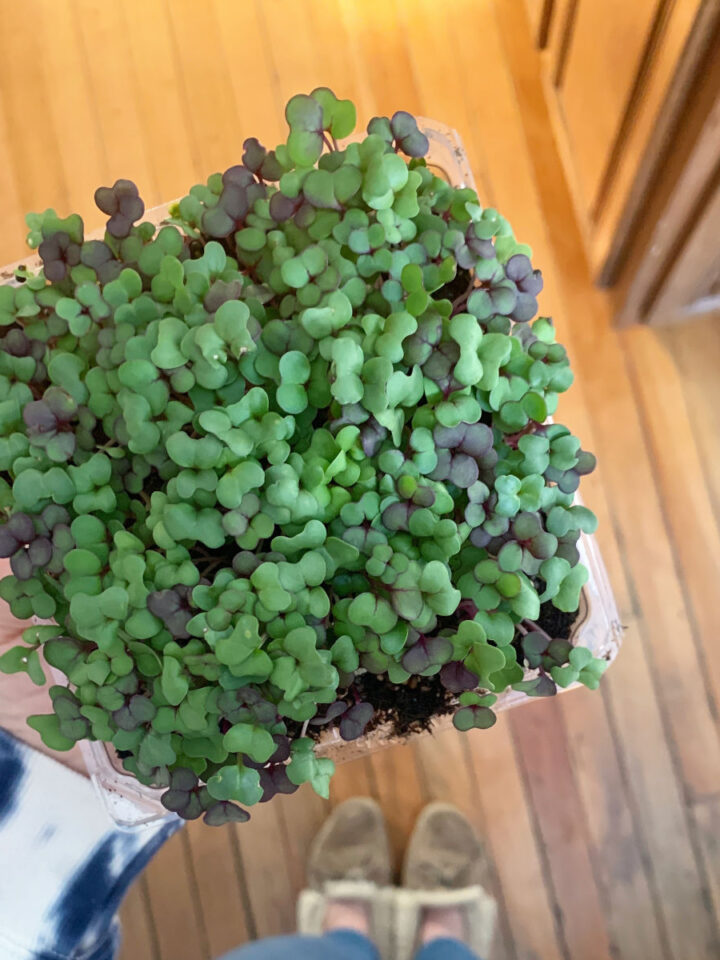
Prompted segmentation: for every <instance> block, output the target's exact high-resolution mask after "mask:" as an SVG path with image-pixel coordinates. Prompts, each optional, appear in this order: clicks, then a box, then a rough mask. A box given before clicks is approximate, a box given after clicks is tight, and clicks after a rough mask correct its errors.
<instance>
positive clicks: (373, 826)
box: [297, 797, 395, 960]
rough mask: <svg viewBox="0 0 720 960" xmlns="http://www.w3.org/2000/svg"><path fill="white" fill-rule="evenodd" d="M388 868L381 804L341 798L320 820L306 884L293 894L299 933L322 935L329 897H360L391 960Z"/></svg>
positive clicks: (366, 799)
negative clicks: (338, 803)
mask: <svg viewBox="0 0 720 960" xmlns="http://www.w3.org/2000/svg"><path fill="white" fill-rule="evenodd" d="M392 872H393V871H392V861H391V857H390V845H389V843H388V838H387V832H386V829H385V820H384V818H383V815H382V811H381V810H380V807H379V806H378V804H377V803H375V801H374V800H371V799H370V798H369V797H353V798H352V799H351V800H346V801H345V803H342V804H340V806H339V807H337V808H336V809H335V810H334V811H333V812H332V814H331V815H330V816H329V817H328V819H327V820H326V821H325V823H324V824H323V826H322V827H321V829H320V832H319V833H318V835H317V836H316V837H315V840H314V842H313V845H312V847H311V849H310V856H309V858H308V867H307V881H308V889H306V890H303V891H301V893H300V896H299V898H298V905H297V929H298V933H303V934H309V935H313V936H319V935H320V934H322V933H323V931H324V930H325V915H326V912H327V908H328V904H329V903H330V902H332V901H337V900H346V901H355V902H360V903H363V904H365V905H366V907H367V911H368V915H369V930H370V939H371V940H372V941H373V943H374V944H375V945H376V946H377V948H378V951H379V953H380V956H381V958H382V960H394V957H393V952H392V951H393V916H394V904H395V899H394V897H395V891H394V890H393V888H392V887H390V886H389V884H390V882H391V878H392Z"/></svg>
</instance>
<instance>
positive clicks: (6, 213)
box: [0, 7, 27, 263]
mask: <svg viewBox="0 0 720 960" xmlns="http://www.w3.org/2000/svg"><path fill="white" fill-rule="evenodd" d="M1 10H2V8H1V7H0V11H1ZM3 107H4V104H3V102H2V97H0V224H2V232H1V233H0V261H2V263H12V262H14V261H15V260H19V259H20V257H22V256H23V254H24V253H25V252H26V250H27V247H26V246H25V236H26V234H27V228H26V226H25V213H26V211H25V210H24V209H23V204H22V200H21V199H20V187H19V185H18V183H17V179H16V176H15V170H14V167H13V161H12V153H11V151H12V145H11V143H10V136H9V132H8V125H7V123H6V122H5V111H4V109H3Z"/></svg>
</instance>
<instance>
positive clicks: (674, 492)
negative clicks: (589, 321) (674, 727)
mask: <svg viewBox="0 0 720 960" xmlns="http://www.w3.org/2000/svg"><path fill="white" fill-rule="evenodd" d="M621 337H622V342H623V345H624V347H625V351H626V355H627V358H628V361H629V365H630V374H631V379H632V386H633V390H634V392H635V396H636V399H637V404H638V407H639V409H640V410H641V411H642V413H641V417H642V422H643V424H644V427H645V435H646V437H647V438H648V441H649V443H650V445H651V449H652V457H653V461H654V464H655V467H656V472H655V476H656V478H657V481H658V485H659V488H660V494H661V497H662V502H663V504H664V506H665V509H664V511H663V513H664V519H665V521H666V523H667V527H668V532H669V535H670V538H671V542H672V547H673V550H674V552H675V556H676V558H677V572H678V574H679V579H680V580H681V583H682V586H683V589H684V593H685V595H686V597H687V601H688V607H689V611H690V613H691V619H690V627H691V629H692V630H693V633H694V636H695V640H696V643H697V646H698V650H699V660H700V664H701V667H702V671H703V674H704V676H705V677H706V679H707V686H708V696H709V698H710V701H711V709H712V711H713V714H714V716H715V718H716V719H717V717H718V708H719V707H720V658H718V656H717V642H716V632H717V618H716V616H715V613H714V610H713V608H712V606H711V605H710V604H709V603H708V602H707V600H708V597H711V596H713V593H714V591H715V590H716V589H717V584H718V582H719V581H720V531H719V530H718V528H717V527H716V526H715V524H714V523H713V522H712V520H713V508H712V503H711V499H710V494H709V492H708V488H707V485H706V481H705V476H704V471H703V462H702V459H701V456H700V452H699V451H698V449H697V447H696V446H695V438H694V435H693V430H692V427H691V425H690V424H691V419H692V412H691V410H690V409H689V408H688V406H687V404H686V401H685V395H684V392H683V386H682V373H681V372H680V370H679V369H678V367H677V363H676V361H675V358H674V356H673V355H672V353H670V352H669V351H668V349H667V347H666V346H665V345H664V344H663V342H662V340H661V339H660V338H659V337H658V336H657V334H656V333H655V331H654V330H652V329H650V328H647V327H634V328H630V329H628V330H625V331H623V333H622V335H621ZM681 436H682V437H683V440H684V442H683V454H682V457H681V458H679V457H678V455H677V447H676V444H675V442H674V440H675V438H676V437H681Z"/></svg>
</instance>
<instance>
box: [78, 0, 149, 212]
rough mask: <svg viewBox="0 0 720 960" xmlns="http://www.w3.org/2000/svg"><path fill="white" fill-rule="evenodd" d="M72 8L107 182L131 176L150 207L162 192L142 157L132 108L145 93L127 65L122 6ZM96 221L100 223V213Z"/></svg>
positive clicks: (85, 2)
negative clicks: (75, 18)
mask: <svg viewBox="0 0 720 960" xmlns="http://www.w3.org/2000/svg"><path fill="white" fill-rule="evenodd" d="M73 8H74V10H75V13H76V17H77V22H78V24H79V27H80V36H81V43H82V49H83V56H84V64H83V70H84V71H86V76H87V78H88V96H89V97H91V98H92V102H93V109H94V114H95V116H96V117H97V120H98V123H99V127H100V136H101V140H102V145H103V150H104V156H105V159H106V170H105V175H106V177H107V185H110V184H112V183H114V181H115V180H116V179H118V178H127V179H129V180H133V181H134V182H135V183H136V184H137V185H138V189H139V191H140V195H141V196H142V197H143V198H144V200H145V202H146V204H147V205H148V206H154V205H155V204H158V203H160V202H161V199H162V196H161V193H160V185H159V184H158V183H157V182H156V181H155V177H154V175H153V172H152V167H151V165H150V163H149V160H148V154H149V146H148V144H147V142H146V140H145V137H144V136H143V128H142V124H141V122H140V116H139V109H138V103H139V101H140V99H142V97H143V96H146V95H147V94H146V93H145V90H144V84H145V83H146V82H147V80H146V78H138V85H137V86H136V79H135V75H134V73H133V71H132V69H129V66H128V65H129V64H130V63H131V54H130V44H129V41H128V37H127V34H126V32H125V19H124V13H123V9H122V7H121V6H120V5H119V4H114V3H104V2H103V0H73ZM96 186H99V184H96ZM98 222H102V217H101V216H100V214H98Z"/></svg>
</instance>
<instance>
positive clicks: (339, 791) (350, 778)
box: [330, 757, 375, 806]
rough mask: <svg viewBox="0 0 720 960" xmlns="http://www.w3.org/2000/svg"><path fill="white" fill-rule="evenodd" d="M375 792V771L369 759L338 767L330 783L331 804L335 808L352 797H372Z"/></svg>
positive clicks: (363, 758)
mask: <svg viewBox="0 0 720 960" xmlns="http://www.w3.org/2000/svg"><path fill="white" fill-rule="evenodd" d="M374 792H375V783H374V780H373V770H372V765H371V763H370V759H369V758H368V757H360V758H359V759H358V760H352V761H350V763H340V764H338V765H337V768H336V770H335V774H334V776H333V778H332V780H331V782H330V803H331V804H332V805H333V806H337V805H338V804H340V803H342V802H343V801H344V800H349V799H350V797H371V796H373V794H374Z"/></svg>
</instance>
